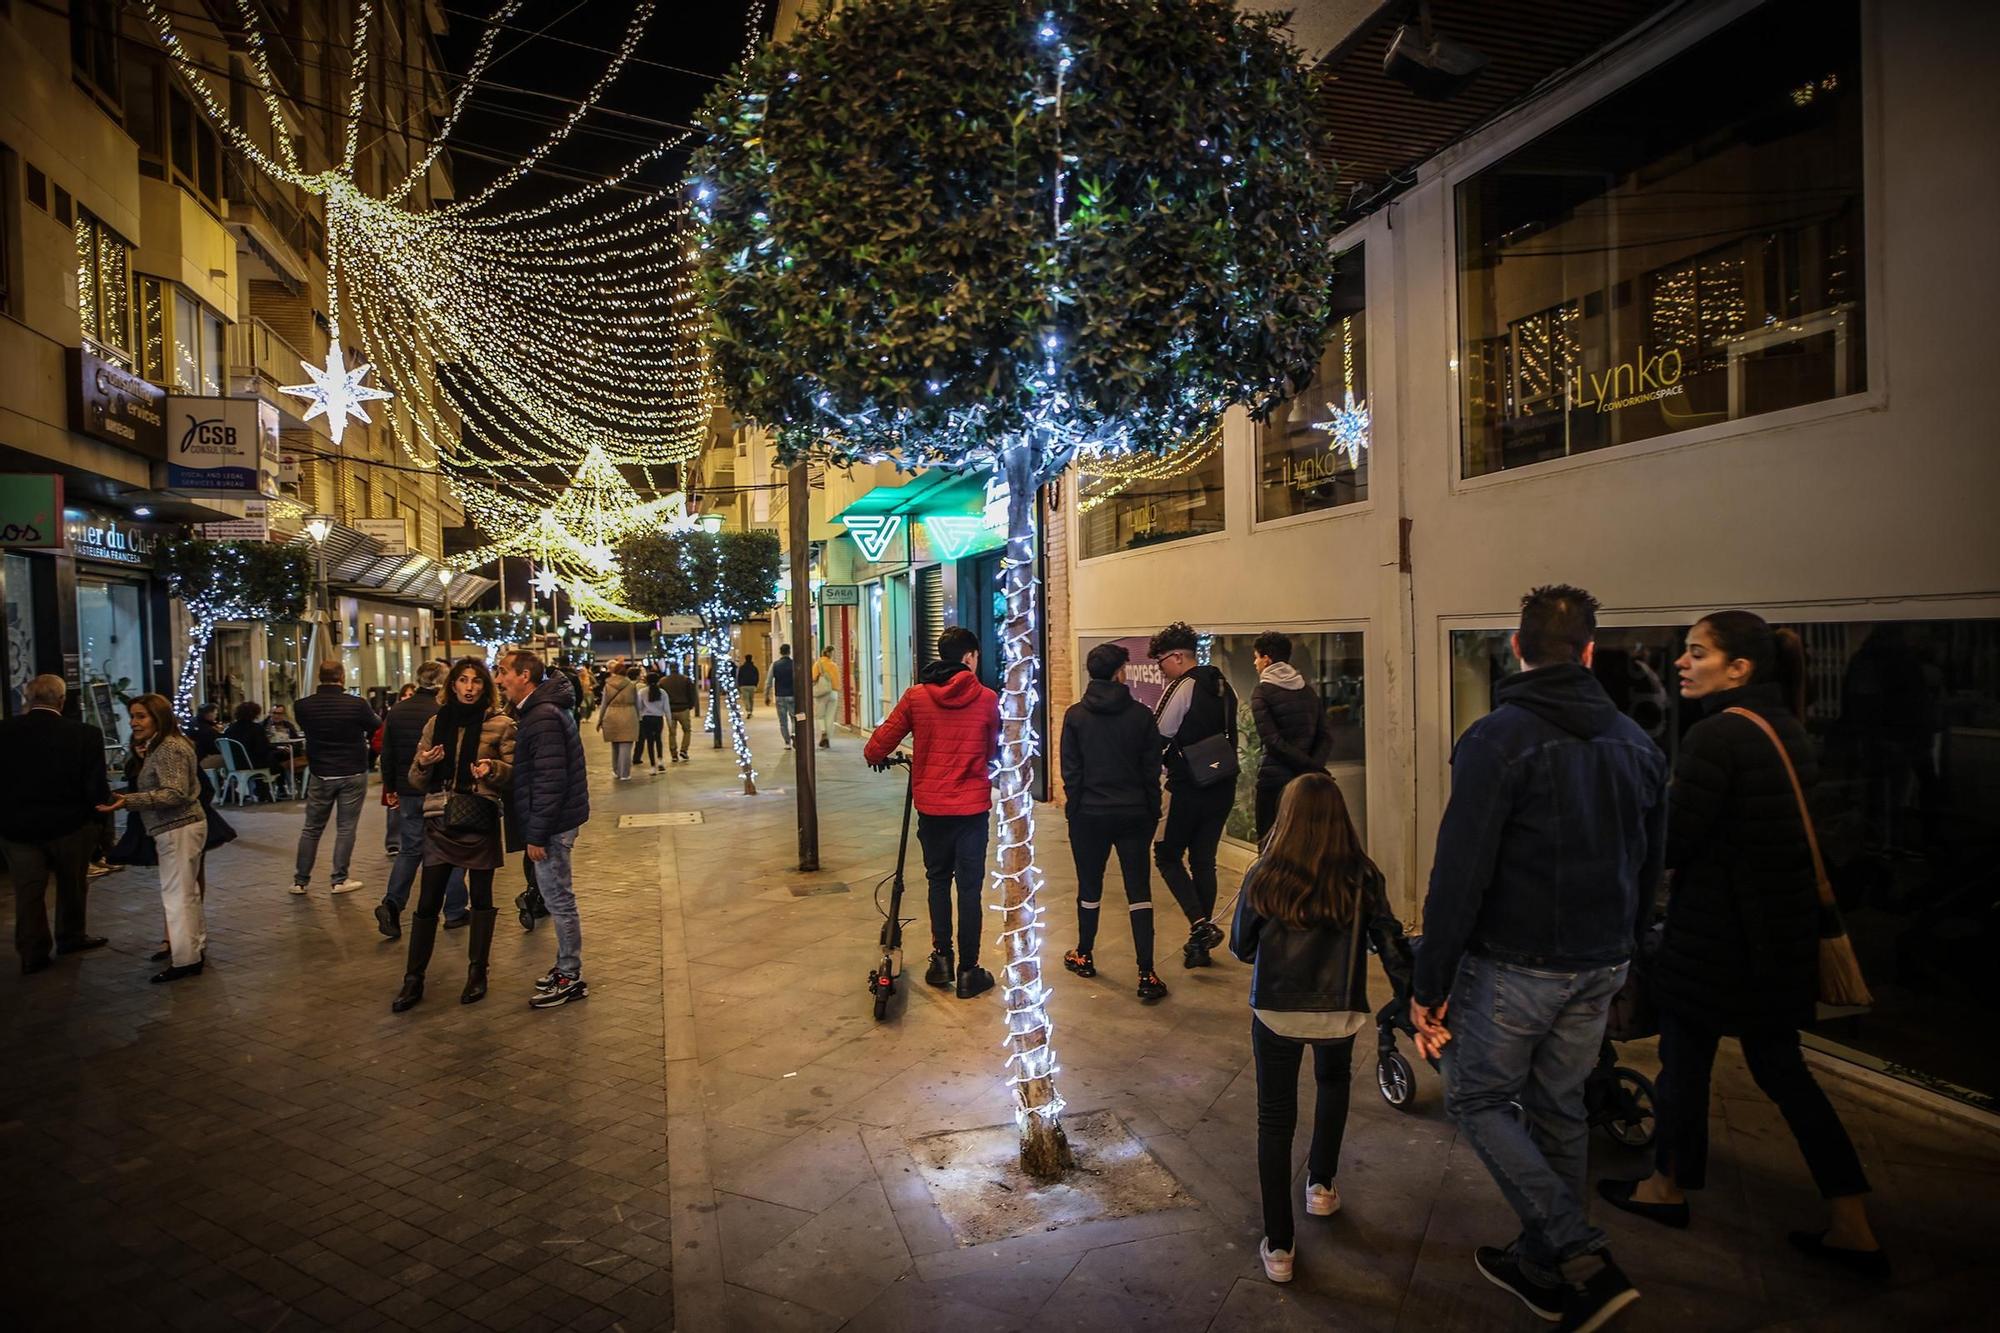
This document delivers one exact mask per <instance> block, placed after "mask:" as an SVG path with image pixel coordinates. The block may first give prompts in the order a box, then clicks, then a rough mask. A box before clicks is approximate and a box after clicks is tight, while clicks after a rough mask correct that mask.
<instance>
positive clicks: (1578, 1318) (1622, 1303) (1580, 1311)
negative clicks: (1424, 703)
mask: <svg viewBox="0 0 2000 1333" xmlns="http://www.w3.org/2000/svg"><path fill="white" fill-rule="evenodd" d="M1597 1259H1598V1268H1597V1271H1596V1272H1595V1273H1592V1274H1591V1275H1590V1276H1589V1277H1587V1278H1585V1279H1584V1280H1583V1285H1581V1286H1578V1287H1572V1288H1571V1289H1570V1291H1569V1294H1568V1295H1567V1296H1565V1297H1564V1298H1563V1312H1562V1333H1596V1331H1597V1330H1598V1329H1600V1328H1603V1327H1604V1326H1605V1325H1606V1324H1608V1323H1610V1322H1611V1321H1612V1320H1613V1319H1615V1318H1617V1316H1618V1314H1619V1312H1620V1311H1622V1310H1623V1309H1624V1308H1625V1307H1626V1306H1628V1305H1630V1304H1631V1303H1632V1302H1633V1301H1636V1300H1638V1299H1639V1289H1638V1288H1637V1287H1635V1286H1633V1285H1632V1284H1631V1283H1630V1282H1627V1281H1626V1280H1625V1273H1624V1270H1622V1269H1621V1268H1619V1267H1618V1265H1617V1264H1615V1263H1613V1262H1611V1255H1610V1253H1609V1252H1608V1251H1599V1252H1598V1255H1597Z"/></svg>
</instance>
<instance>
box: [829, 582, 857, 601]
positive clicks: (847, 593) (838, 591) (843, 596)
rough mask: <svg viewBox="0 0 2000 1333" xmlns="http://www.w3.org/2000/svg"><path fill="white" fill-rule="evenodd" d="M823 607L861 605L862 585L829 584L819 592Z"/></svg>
mask: <svg viewBox="0 0 2000 1333" xmlns="http://www.w3.org/2000/svg"><path fill="white" fill-rule="evenodd" d="M819 604H820V605H821V606H859V605H861V585H860V584H858V583H829V584H826V585H825V586H824V587H822V588H821V589H820V590H819Z"/></svg>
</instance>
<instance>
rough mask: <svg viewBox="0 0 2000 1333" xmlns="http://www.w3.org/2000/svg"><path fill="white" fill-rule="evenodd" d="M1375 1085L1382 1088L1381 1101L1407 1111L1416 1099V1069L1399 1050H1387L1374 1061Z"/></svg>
mask: <svg viewBox="0 0 2000 1333" xmlns="http://www.w3.org/2000/svg"><path fill="white" fill-rule="evenodd" d="M1375 1086H1376V1087H1378V1088H1380V1089H1381V1090H1382V1100H1383V1101H1385V1102H1387V1103H1389V1105H1391V1106H1393V1107H1395V1108H1396V1109H1397V1110H1398V1111H1407V1110H1409V1109H1410V1104H1411V1102H1413V1101H1414V1100H1415V1099H1416V1093H1417V1071H1416V1070H1414V1069H1412V1068H1410V1062H1409V1061H1408V1060H1407V1059H1405V1058H1404V1057H1403V1053H1402V1052H1401V1051H1387V1052H1385V1053H1384V1054H1383V1055H1382V1057H1381V1058H1380V1059H1378V1060H1377V1061H1376V1062H1375Z"/></svg>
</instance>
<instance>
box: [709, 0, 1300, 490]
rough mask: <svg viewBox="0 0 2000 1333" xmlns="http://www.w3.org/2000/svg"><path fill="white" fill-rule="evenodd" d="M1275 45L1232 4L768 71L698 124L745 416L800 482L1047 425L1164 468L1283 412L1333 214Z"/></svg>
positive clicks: (793, 58)
mask: <svg viewBox="0 0 2000 1333" xmlns="http://www.w3.org/2000/svg"><path fill="white" fill-rule="evenodd" d="M1280 24H1281V19H1280V17H1279V16H1274V15H1263V14H1246V13H1240V12H1238V11H1237V10H1236V9H1235V8H1234V7H1233V6H1232V5H1231V4H1230V3H1228V0H1049V3H1048V5H1047V8H1046V10H1044V8H1043V6H1041V5H1029V6H1023V5H1021V4H1019V3H1018V2H1017V0H869V3H866V4H857V5H850V6H846V7H843V8H842V9H841V10H839V11H838V12H837V13H835V14H833V15H831V16H829V17H824V18H820V19H816V20H813V21H810V22H808V23H807V24H806V25H805V26H804V27H803V28H802V29H801V31H800V32H799V33H798V34H797V35H796V36H795V37H794V38H793V39H792V40H790V41H788V42H786V43H785V44H783V45H782V46H776V47H772V48H770V49H768V50H766V51H765V52H764V53H763V54H761V55H759V56H758V57H756V59H754V60H753V61H752V62H751V63H750V65H749V66H748V69H747V73H746V78H745V81H744V83H743V84H742V85H741V87H725V88H724V89H722V90H719V91H718V92H717V93H716V94H715V95H714V97H713V98H711V99H710V101H709V102H708V104H707V105H706V106H705V107H704V109H703V111H702V112H701V114H700V116H699V117H698V121H699V124H700V127H701V128H702V129H703V130H704V131H705V132H706V135H707V139H706V142H705V144H704V145H703V146H702V147H700V148H699V149H698V151H697V152H696V154H695V159H694V164H693V170H694V172H695V179H694V182H693V184H692V187H691V188H692V190H693V193H694V198H695V202H696V205H697V209H698V210H699V211H700V212H701V213H702V214H703V215H704V216H705V218H706V223H705V226H706V237H705V240H706V244H705V247H704V249H703V251H702V253H701V257H700V259H699V261H698V262H699V266H700V277H701V281H702V285H703V289H704V294H705V296H706V299H707V301H708V304H709V306H710V308H711V309H712V310H713V311H714V315H715V319H714V356H715V366H716V370H717V373H718V375H719V377H720V379H721V382H722V384H723V386H724V389H725V392H726V394H727V396H728V400H729V402H730V404H731V405H732V406H733V407H735V408H736V409H737V410H739V411H742V412H744V413H746V414H748V415H751V416H754V417H756V418H757V419H758V420H760V421H763V422H766V423H770V424H772V425H773V426H774V428H775V429H776V430H777V431H778V433H779V443H780V449H781V452H782V453H784V454H785V455H786V456H787V457H788V458H790V457H795V456H797V455H798V454H800V453H802V452H804V451H805V450H806V449H808V448H811V447H813V446H816V445H822V444H823V445H826V446H827V447H828V448H830V449H831V451H832V452H833V453H835V454H836V455H838V456H844V457H848V458H858V457H868V456H875V455H882V454H886V455H890V456H893V457H895V458H897V459H898V460H899V461H901V462H903V463H905V464H906V465H909V466H922V465H931V464H953V463H963V462H966V461H973V460H979V459H983V458H986V457H990V456H991V453H992V451H993V450H995V449H996V448H998V447H1000V445H1001V443H1002V442H1003V441H1005V440H1006V439H1008V438H1009V437H1018V436H1020V435H1022V434H1024V433H1025V432H1026V431H1027V430H1028V428H1029V427H1030V425H1031V424H1033V423H1035V422H1036V421H1037V420H1038V419H1040V420H1043V421H1046V420H1047V419H1048V417H1049V415H1050V411H1051V409H1052V408H1053V409H1054V412H1055V413H1056V414H1057V415H1059V416H1060V418H1061V433H1060V434H1061V439H1062V440H1063V441H1066V442H1067V443H1068V444H1069V445H1074V444H1076V443H1093V442H1094V443H1106V444H1110V445H1112V446H1113V447H1129V448H1134V449H1142V450H1148V451H1152V452H1165V451H1168V450H1170V449H1173V448H1175V447H1177V446H1178V445H1180V444H1182V443H1185V442H1187V441H1188V440H1190V439H1191V438H1193V437H1194V436H1196V435H1197V434H1199V433H1200V432H1201V431H1202V430H1204V429H1206V428H1208V427H1210V426H1212V425H1213V423H1214V422H1215V420H1216V418H1217V417H1218V416H1219V415H1220V414H1221V412H1222V409H1223V408H1224V407H1226V406H1229V405H1232V404H1245V405H1248V406H1249V407H1250V408H1251V409H1252V410H1253V411H1254V412H1258V413H1260V414H1261V413H1263V412H1266V411H1268V410H1269V409H1270V408H1271V407H1273V406H1275V405H1276V404H1277V403H1279V402H1281V401H1283V400H1284V399H1286V398H1289V397H1290V396H1291V395H1292V393H1293V391H1294V390H1295V389H1296V388H1298V387H1299V386H1301V385H1302V384H1303V383H1304V382H1305V380H1306V378H1307V377H1308V376H1309V375H1310V374H1311V373H1312V371H1313V369H1314V367H1315V365H1316V364H1317V362H1318V360H1319V356H1320V353H1321V350H1322V346H1323V339H1324V334H1325V329H1326V327H1327V323H1328V299H1327V298H1328V291H1329V288H1330V285H1331V282H1332V280H1333V275H1334V267H1333V257H1332V253H1331V249H1330V245H1329V237H1330V233H1331V228H1332V226H1333V223H1334V218H1335V214H1336V205H1335V200H1334V198H1333V195H1332V191H1331V186H1332V184H1333V170H1334V166H1333V162H1332V159H1331V156H1330V153H1329V149H1328V145H1327V144H1326V143H1325V142H1324V140H1323V137H1322V134H1321V131H1320V130H1319V129H1318V127H1317V125H1316V123H1315V121H1314V119H1313V116H1312V113H1311V108H1312V101H1313V88H1314V79H1313V76H1312V75H1311V74H1309V73H1308V72H1307V71H1305V70H1304V69H1303V68H1302V67H1301V65H1300V63H1299V60H1298V53H1297V51H1296V50H1295V49H1294V48H1292V47H1291V46H1290V45H1289V43H1288V42H1287V41H1286V40H1285V39H1284V37H1283V36H1282V35H1281V32H1280ZM1065 60H1066V61H1067V62H1068V63H1067V64H1064V63H1063V62H1064V61H1065ZM1058 185H1060V189H1058ZM1058 196H1059V197H1058ZM1066 452H1067V449H1066V448H1062V449H1058V450H1057V451H1056V452H1055V453H1054V454H1053V456H1044V457H1043V458H1042V459H1041V460H1040V467H1041V469H1042V470H1043V472H1044V475H1046V474H1048V473H1050V472H1053V471H1054V470H1055V469H1056V468H1058V467H1060V465H1061V463H1062V461H1063V457H1062V455H1063V454H1064V453H1066Z"/></svg>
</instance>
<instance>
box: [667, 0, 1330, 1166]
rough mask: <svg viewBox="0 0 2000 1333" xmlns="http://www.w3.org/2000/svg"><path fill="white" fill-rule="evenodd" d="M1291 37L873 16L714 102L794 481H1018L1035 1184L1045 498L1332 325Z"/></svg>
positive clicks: (1307, 346)
mask: <svg viewBox="0 0 2000 1333" xmlns="http://www.w3.org/2000/svg"><path fill="white" fill-rule="evenodd" d="M1312 105H1313V79H1312V76H1311V75H1309V74H1308V73H1307V72H1306V71H1305V70H1304V69H1303V68H1302V66H1301V64H1300V61H1299V54H1298V52H1297V50H1296V49H1295V48H1293V47H1292V46H1291V45H1290V44H1289V43H1288V42H1287V41H1286V40H1285V39H1284V37H1283V36H1282V35H1281V30H1280V19H1279V18H1277V17H1274V16H1271V15H1260V14H1246V13H1239V12H1238V11H1237V10H1236V9H1235V8H1234V7H1233V6H1232V5H1231V4H1230V3H1228V0H1047V2H1046V3H1037V4H1028V5H1023V4H1021V3H1019V0H871V2H870V3H868V4H859V5H852V6H846V7H843V8H842V9H841V10H839V11H838V12H837V13H834V14H832V15H829V16H825V17H822V18H820V19H816V20H813V21H810V22H808V23H806V24H805V25H804V26H803V27H802V28H801V29H800V31H799V33H798V34H797V35H796V36H794V37H793V38H792V39H791V40H790V41H788V42H786V43H785V44H784V45H783V46H780V47H775V48H772V49H769V50H767V51H765V52H764V53H763V54H761V55H759V56H758V57H757V58H756V59H755V60H754V61H752V62H751V63H750V65H749V67H748V69H747V71H746V77H745V79H744V81H743V83H742V84H741V86H739V87H731V88H725V89H723V90H720V91H718V92H717V93H716V94H715V95H714V97H713V98H712V99H711V100H710V102H709V103H708V104H707V105H706V106H705V107H704V108H703V110H702V113H701V116H700V128H701V129H702V130H703V131H704V132H705V134H706V140H705V142H704V144H703V145H702V146H701V147H700V148H699V149H698V150H697V152H696V154H695V159H694V167H693V170H694V173H695V174H694V178H693V180H692V182H691V185H690V189H691V192H692V194H693V199H694V203H695V207H696V212H697V216H699V217H700V218H701V219H702V221H703V225H704V230H705V234H704V238H703V248H702V252H701V256H700V261H699V264H700V277H701V281H702V285H703V289H704V294H705V296H706V298H707V305H708V307H709V309H710V310H711V311H712V312H713V315H714V321H715V325H714V334H713V349H712V355H713V358H714V364H715V373H716V377H717V380H718V382H719V383H720V385H721V386H722V388H723V391H724V393H725V395H726V397H727V398H728V401H729V403H730V406H731V407H733V408H734V409H736V410H737V411H739V412H741V413H743V414H745V415H748V416H752V417H755V418H757V419H758V420H760V421H762V422H765V423H767V424H769V425H770V426H771V427H772V429H773V430H774V431H775V432H776V434H777V439H778V447H779V452H780V454H781V456H782V457H783V458H784V459H785V460H786V461H793V460H796V459H798V458H799V457H801V456H804V455H806V454H807V453H809V452H813V451H816V450H823V451H825V452H826V453H827V454H829V455H830V456H831V457H832V458H834V459H835V460H836V461H843V462H847V461H881V460H889V461H893V462H895V463H896V464H897V465H898V466H901V467H904V468H911V469H914V468H920V467H945V468H954V469H971V468H990V469H992V470H993V471H994V472H996V473H997V474H998V475H999V476H1000V477H1001V478H1003V479H1004V480H1005V482H1006V484H1007V521H1008V540H1007V551H1006V556H1005V559H1004V561H1003V563H1002V566H1001V573H1000V584H1001V591H1002V593H1003V594H1004V596H1005V599H1006V609H1007V617H1006V622H1005V625H1004V626H1003V628H1002V630H1001V636H1002V644H1001V647H1002V662H1003V666H1004V670H1005V690H1004V693H1003V694H1002V697H1001V725H1002V732H1001V755H1000V760H999V762H998V764H997V765H996V773H995V777H996V787H997V789H998V796H999V802H1000V813H1001V825H1000V848H999V863H998V866H997V868H996V871H995V887H996V889H997V890H998V893H999V896H1000V898H1001V905H1000V910H1001V911H1002V912H1003V913H1004V921H1003V926H1002V932H1001V939H1002V944H1003V952H1004V958H1005V972H1004V976H1003V984H1004V991H1003V994H1004V996H1005V998H1006V1009H1007V1038H1006V1043H1005V1045H1006V1049H1007V1052H1008V1055H1007V1064H1008V1081H1009V1082H1010V1084H1011V1085H1012V1086H1013V1088H1014V1092H1015V1097H1016V1114H1017V1119H1018V1121H1019V1123H1020V1126H1021V1131H1022V1153H1021V1159H1022V1165H1023V1167H1024V1168H1025V1169H1026V1170H1027V1171H1028V1173H1029V1174H1030V1175H1032V1176H1034V1177H1036V1178H1039V1179H1049V1178H1053V1177H1055V1176H1057V1175H1059V1174H1060V1173H1061V1171H1062V1170H1064V1169H1065V1168H1066V1167H1068V1166H1069V1165H1071V1155H1070V1151H1069V1146H1068V1143H1067V1141H1066V1139H1065V1138H1064V1136H1063V1133H1062V1128H1061V1123H1060V1118H1059V1117H1060V1111H1061V1107H1062V1100H1061V1098H1060V1097H1059V1096H1058V1095H1057V1093H1056V1088H1055V1080H1054V1075H1055V1072H1056V1067H1055V1058H1054V1049H1053V1047H1052V1046H1051V1044H1050V1040H1049V1037H1050V1028H1049V1020H1048V1015H1047V1012H1046V1009H1045V1007H1044V999H1045V994H1046V993H1045V991H1044V990H1043V986H1042V979H1041V964H1040V958H1039V951H1040V930H1039V925H1040V920H1041V916H1042V911H1041V909H1040V908H1039V907H1038V906H1036V902H1035V898H1036V892H1037V890H1038V888H1039V886H1040V872H1039V870H1038V869H1037V868H1036V866H1035V860H1034V845H1033V838H1034V830H1033V819H1032V813H1031V811H1032V806H1031V797H1030V795H1029V789H1028V779H1029V769H1030V765H1031V764H1032V762H1033V758H1034V755H1035V754H1036V753H1037V749H1038V746H1037V741H1036V738H1035V736H1034V735H1033V732H1032V725H1031V721H1030V719H1031V718H1032V716H1033V712H1034V707H1035V700H1036V694H1037V681H1036V673H1037V664H1036V661H1035V657H1034V653H1033V648H1032V644H1033V635H1034V622H1035V614H1036V589H1035V585H1034V578H1033V569H1034V542H1035V533H1034V501H1035V494H1036V491H1037V489H1038V488H1039V487H1040V486H1041V484H1042V483H1043V482H1045V481H1047V480H1049V479H1050V478H1052V477H1055V476H1057V475H1058V474H1059V473H1060V472H1061V471H1062V470H1063V469H1064V468H1065V467H1067V466H1068V465H1069V464H1070V463H1071V462H1077V463H1079V464H1080V465H1081V466H1082V467H1084V468H1085V469H1088V468H1089V466H1090V463H1091V461H1092V460H1093V459H1100V460H1109V459H1116V458H1121V457H1124V456H1128V455H1135V454H1152V455H1166V454H1168V453H1171V452H1173V451H1174V450H1176V449H1179V448H1181V447H1183V446H1185V445H1189V444H1193V443H1197V442H1199V441H1201V440H1203V439H1205V438H1206V437H1207V436H1208V434H1209V433H1210V432H1211V431H1212V430H1213V429H1214V427H1215V424H1216V423H1217V421H1218V420H1219V419H1220V417H1221V415H1222V413H1223V411H1224V409H1226V408H1228V407H1230V406H1232V405H1238V404H1240V405H1245V406H1247V407H1249V408H1250V409H1251V410H1252V411H1253V412H1254V413H1257V414H1260V415H1261V414H1264V413H1268V412H1269V410H1270V409H1271V408H1272V407H1275V406H1276V405H1277V404H1279V403H1280V402H1282V401H1284V400H1285V399H1287V398H1289V397H1290V396H1291V395H1292V393H1293V392H1294V391H1295V390H1296V389H1297V388H1299V387H1301V386H1303V385H1304V384H1305V383H1306V382H1307V380H1308V379H1309V377H1310V376H1311V375H1312V373H1313V370H1314V368H1315V367H1316V365H1317V363H1318V361H1319V357H1320V354H1321V351H1322V348H1323V340H1324V337H1325V333H1326V329H1327V327H1328V324H1329V319H1330V315H1329V302H1328V297H1329V293H1330V289H1331V285H1332V282H1333V277H1334V261H1333V255H1332V250H1331V245H1330V240H1331V228H1332V225H1333V222H1334V218H1335V213H1336V203H1335V199H1334V197H1333V194H1332V189H1331V187H1332V183H1333V180H1332V176H1333V163H1332V161H1331V158H1330V157H1329V155H1328V153H1327V151H1326V149H1327V145H1326V144H1325V142H1324V141H1323V137H1322V134H1321V132H1320V131H1319V130H1318V129H1317V128H1316V126H1315V124H1314V121H1313V118H1312Z"/></svg>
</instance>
